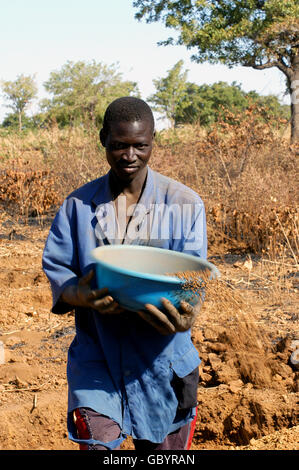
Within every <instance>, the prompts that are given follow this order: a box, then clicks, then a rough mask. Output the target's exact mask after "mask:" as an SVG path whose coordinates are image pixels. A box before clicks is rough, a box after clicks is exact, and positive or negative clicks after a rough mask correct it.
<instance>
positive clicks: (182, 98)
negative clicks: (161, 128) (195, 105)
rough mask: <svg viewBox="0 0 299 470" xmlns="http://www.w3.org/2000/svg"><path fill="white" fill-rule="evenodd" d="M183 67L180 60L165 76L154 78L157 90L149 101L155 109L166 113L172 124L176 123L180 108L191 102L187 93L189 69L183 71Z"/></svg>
mask: <svg viewBox="0 0 299 470" xmlns="http://www.w3.org/2000/svg"><path fill="white" fill-rule="evenodd" d="M182 67H183V61H182V60H180V61H179V62H177V63H176V64H175V65H174V66H173V68H172V69H170V70H168V75H167V76H166V77H165V78H159V79H157V80H153V83H154V85H155V87H156V90H157V91H156V93H154V94H153V95H151V96H150V97H149V98H148V101H149V102H150V103H153V109H154V110H155V111H158V112H162V113H163V114H165V116H166V117H167V118H168V119H169V120H170V121H171V123H172V125H174V124H175V118H176V116H177V114H178V112H179V109H180V108H181V107H184V106H187V105H188V104H189V100H188V94H187V93H186V89H187V71H185V72H184V71H182ZM186 100H187V101H186Z"/></svg>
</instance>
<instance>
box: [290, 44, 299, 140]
mask: <svg viewBox="0 0 299 470" xmlns="http://www.w3.org/2000/svg"><path fill="white" fill-rule="evenodd" d="M292 68H293V73H292V81H291V83H290V88H291V90H290V92H291V143H292V144H295V143H297V142H298V143H299V53H298V54H297V55H296V56H295V57H294V60H293V64H292Z"/></svg>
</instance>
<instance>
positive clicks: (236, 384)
mask: <svg viewBox="0 0 299 470" xmlns="http://www.w3.org/2000/svg"><path fill="white" fill-rule="evenodd" d="M228 387H229V389H230V391H231V392H232V393H238V392H240V390H241V388H242V387H243V382H242V380H240V379H239V380H234V381H233V382H230V384H229V385H228Z"/></svg>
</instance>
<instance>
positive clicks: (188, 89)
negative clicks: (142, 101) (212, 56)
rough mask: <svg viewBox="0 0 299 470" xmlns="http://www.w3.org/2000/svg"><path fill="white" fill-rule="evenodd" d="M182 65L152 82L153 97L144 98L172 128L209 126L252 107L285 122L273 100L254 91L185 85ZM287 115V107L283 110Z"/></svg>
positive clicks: (281, 109)
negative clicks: (181, 125)
mask: <svg viewBox="0 0 299 470" xmlns="http://www.w3.org/2000/svg"><path fill="white" fill-rule="evenodd" d="M187 72H188V71H187V70H185V71H184V70H183V61H182V60H180V61H179V62H177V63H176V64H175V65H174V66H173V68H171V69H170V70H169V71H168V73H167V75H166V77H164V78H159V79H157V80H153V82H154V85H155V87H156V93H154V94H153V95H151V96H150V97H149V98H148V101H149V102H151V103H153V109H154V110H156V111H158V112H162V114H164V115H165V117H167V118H168V119H169V120H170V121H171V123H172V125H173V126H175V125H178V124H195V123H199V124H200V125H201V126H209V125H211V124H213V123H214V122H216V121H217V120H219V119H224V120H225V119H226V116H227V111H229V112H230V115H231V113H233V114H234V113H235V114H239V113H240V112H241V111H244V110H245V109H248V107H250V106H252V105H253V104H255V105H257V106H258V107H259V109H260V110H261V113H262V114H263V116H261V117H262V118H264V119H266V120H267V119H273V118H279V119H281V118H289V115H288V113H287V111H286V109H285V108H284V107H283V106H282V105H281V104H280V103H279V100H278V98H277V97H276V96H273V95H271V96H266V97H265V96H260V95H258V93H256V92H255V91H251V92H249V93H245V92H244V91H243V90H241V87H240V85H238V84H237V83H236V82H233V83H232V84H231V85H228V84H227V83H225V82H218V83H215V84H213V85H207V84H204V85H196V84H195V83H191V82H188V81H187ZM286 108H287V110H288V111H289V107H286Z"/></svg>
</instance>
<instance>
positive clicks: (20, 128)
mask: <svg viewBox="0 0 299 470" xmlns="http://www.w3.org/2000/svg"><path fill="white" fill-rule="evenodd" d="M21 130H22V111H19V131H20V132H21Z"/></svg>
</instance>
